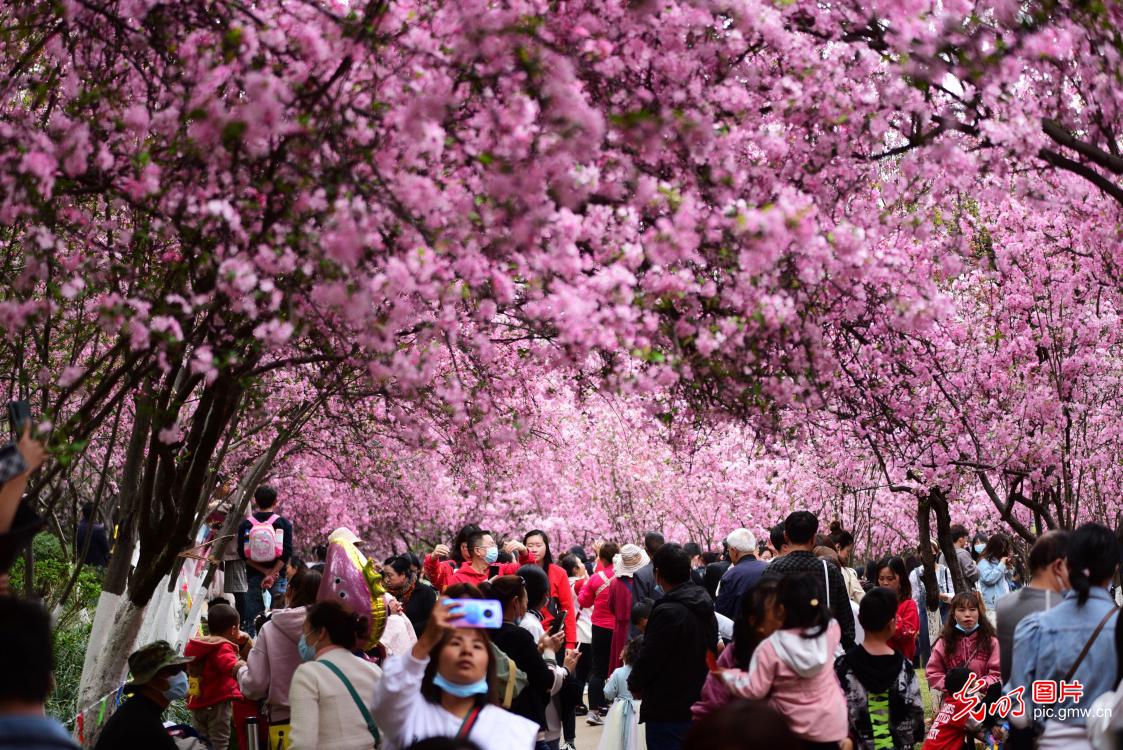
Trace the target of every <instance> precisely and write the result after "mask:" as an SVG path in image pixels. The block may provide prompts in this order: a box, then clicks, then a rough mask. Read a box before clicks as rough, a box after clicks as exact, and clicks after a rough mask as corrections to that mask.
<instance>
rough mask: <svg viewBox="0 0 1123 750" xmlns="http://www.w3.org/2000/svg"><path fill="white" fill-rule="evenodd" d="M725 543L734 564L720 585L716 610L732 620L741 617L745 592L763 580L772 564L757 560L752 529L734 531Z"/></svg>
mask: <svg viewBox="0 0 1123 750" xmlns="http://www.w3.org/2000/svg"><path fill="white" fill-rule="evenodd" d="M725 544H726V547H727V548H728V549H729V560H730V562H732V563H733V564H732V565H731V566H729V570H727V571H725V575H723V576H722V577H721V583H719V584H718V587H717V600H716V601H715V602H714V609H715V610H717V611H718V612H719V613H721V614H723V615H725V616H726V617H728V618H729V619H730V620H736V619H737V618H738V617H739V616H740V614H741V601H742V600H743V599H744V597H745V593H746V592H747V591H748V590H749V589H750V588H752V586H753V584H755V583H756V582H757V581H759V580H760V577H761V576H762V575H763V574H764V571H765V570H767V569H768V563H766V562H764V561H763V560H758V559H757V557H756V537H755V536H753V532H751V531H749V530H748V529H734V530H733V531H731V532H730V533H729V536H727V537H726V538H725Z"/></svg>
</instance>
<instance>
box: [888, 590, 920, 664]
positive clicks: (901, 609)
mask: <svg viewBox="0 0 1123 750" xmlns="http://www.w3.org/2000/svg"><path fill="white" fill-rule="evenodd" d="M919 632H920V614H919V613H918V612H917V611H916V602H914V601H913V600H912V599H905V600H904V601H903V602H901V604H900V606H898V607H897V632H896V633H894V634H893V637H892V638H890V639H889V646H890V647H892V649H893V650H894V651H900V652H901V654H903V655H904V657H905V658H906V659H908V660H909V661H912V660H913V659H914V658H915V657H916V634H917V633H919Z"/></svg>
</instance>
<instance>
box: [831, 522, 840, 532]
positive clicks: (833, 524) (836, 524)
mask: <svg viewBox="0 0 1123 750" xmlns="http://www.w3.org/2000/svg"><path fill="white" fill-rule="evenodd" d="M829 528H830V530H831V533H832V534H833V533H835V532H836V531H842V522H841V521H831V525H830V527H829Z"/></svg>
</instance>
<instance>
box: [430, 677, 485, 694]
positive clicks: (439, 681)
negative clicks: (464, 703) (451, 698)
mask: <svg viewBox="0 0 1123 750" xmlns="http://www.w3.org/2000/svg"><path fill="white" fill-rule="evenodd" d="M433 684H434V685H436V686H437V687H439V688H440V689H441V690H443V691H445V692H446V693H449V694H450V695H455V696H456V697H457V698H471V697H472V696H473V695H487V678H486V677H485V678H483V679H482V680H480V681H479V682H471V683H469V684H467V685H458V684H456V683H455V682H449V681H448V680H446V679H445V678H444V677H443V676H442V675H441V673H440V672H437V674H436V675H434V676H433Z"/></svg>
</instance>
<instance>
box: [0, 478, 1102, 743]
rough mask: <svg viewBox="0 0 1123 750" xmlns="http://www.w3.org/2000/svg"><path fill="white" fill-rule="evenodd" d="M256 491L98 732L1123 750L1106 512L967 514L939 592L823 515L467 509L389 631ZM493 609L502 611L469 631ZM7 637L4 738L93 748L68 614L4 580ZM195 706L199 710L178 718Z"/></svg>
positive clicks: (171, 736)
mask: <svg viewBox="0 0 1123 750" xmlns="http://www.w3.org/2000/svg"><path fill="white" fill-rule="evenodd" d="M254 502H255V508H254V510H253V513H252V514H251V515H250V516H249V517H248V518H246V519H245V520H244V521H243V522H242V524H241V527H240V528H239V532H238V536H237V544H235V545H234V546H235V549H234V550H233V552H232V553H231V554H229V555H228V559H227V560H226V563H225V565H224V566H223V567H224V570H223V576H222V578H221V579H220V580H221V583H216V586H217V587H218V588H217V590H216V591H215V592H214V593H215V594H216V598H214V599H213V600H212V601H211V602H210V603H209V605H208V607H207V613H206V630H205V632H206V635H202V636H197V637H195V638H192V639H191V640H190V641H189V642H188V643H186V644H185V645H184V647H183V648H182V649H177V648H175V647H173V646H172V645H171V644H169V643H167V642H163V641H158V642H155V643H149V644H145V645H143V646H142V647H141V648H139V649H137V650H136V651H135V652H134V653H133V654H131V655H130V656H129V658H128V666H129V675H130V676H129V682H128V684H127V685H126V686H125V689H124V692H125V693H126V694H127V696H128V698H127V700H125V701H124V703H123V704H122V705H121V706H120V707H119V708H118V710H117V711H116V712H115V713H114V714H113V715H112V716H111V717H110V718H109V719H108V721H107V722H106V723H105V725H104V727H103V728H102V729H101V732H100V735H99V737H98V739H97V744H96V747H97V748H134V747H136V748H140V747H144V748H161V747H163V748H169V749H170V748H174V747H191V746H194V747H211V748H214V749H215V750H224V749H225V748H228V747H240V748H245V747H251V746H252V747H270V748H294V749H296V750H300V749H303V748H355V749H357V750H358V749H361V748H389V749H391V750H399V749H401V748H411V749H414V750H425V749H427V748H428V749H429V750H437V749H439V748H448V749H452V750H471V749H473V748H477V749H479V750H509V749H519V748H522V749H523V750H532V749H533V750H573V748H575V747H576V743H577V732H576V729H577V723H578V721H584V722H586V723H587V724H589V725H594V726H601V727H602V729H601V730H600V738H599V748H600V750H616V749H620V750H639V749H642V748H649V749H650V750H678V749H679V748H691V749H694V748H718V749H719V750H720V749H723V748H727V749H728V750H734V749H740V748H746V749H747V748H757V747H760V748H768V750H784V749H785V748H809V749H810V748H814V749H815V750H818V749H820V748H823V749H825V748H830V749H831V750H838V749H839V748H846V749H848V750H880V749H881V748H913V747H916V748H920V747H923V748H925V749H926V750H945V749H946V750H952V749H956V750H958V749H959V748H965V747H972V746H973V743H974V742H975V741H979V742H981V743H983V746H985V747H988V748H990V747H1008V748H1012V749H1016V748H1062V747H1063V748H1091V747H1095V748H1097V750H1104V748H1108V747H1114V744H1113V743H1114V729H1115V723H1116V722H1115V720H1114V718H1113V715H1114V708H1115V707H1116V704H1117V703H1123V689H1121V688H1117V685H1118V684H1119V681H1120V674H1121V672H1123V623H1120V622H1119V618H1118V617H1117V615H1116V611H1117V607H1116V602H1115V600H1114V596H1113V593H1112V591H1111V589H1112V584H1113V581H1114V580H1115V576H1116V575H1117V570H1118V564H1119V561H1120V541H1119V539H1117V537H1116V535H1115V534H1114V533H1113V532H1111V531H1110V530H1109V529H1107V528H1105V527H1103V526H1100V525H1097V524H1085V525H1083V526H1081V527H1079V528H1078V529H1076V530H1075V531H1072V532H1064V531H1052V532H1049V533H1046V534H1044V535H1042V536H1041V537H1040V538H1038V539H1037V540H1036V542H1035V543H1034V544H1033V546H1032V548H1031V549H1029V550H1028V555H1027V559H1026V563H1027V564H1026V565H1025V566H1024V568H1023V567H1022V566H1021V565H1020V564H1019V562H1018V559H1017V554H1016V550H1015V549H1014V548H1013V546H1012V544H1011V541H1010V540H1009V539H1008V538H1007V537H1005V536H1003V535H1001V534H995V535H992V536H990V537H988V538H985V539H982V540H978V539H975V540H973V539H972V537H971V535H970V533H969V532H968V530H967V529H966V528H964V527H962V526H957V527H953V529H952V532H951V537H952V542H953V544H954V548H955V549H954V557H955V567H957V568H958V572H955V571H953V570H952V568H951V567H950V566H949V564H948V563H949V561H948V560H947V559H946V557H945V556H944V555H939V554H938V549H933V550H932V559H933V560H934V567H935V571H934V572H935V582H936V583H935V585H936V588H937V589H938V591H935V590H934V591H933V595H932V596H929V595H928V592H927V586H926V583H925V581H926V580H927V581H929V582H931V581H932V578H931V577H927V578H926V576H925V575H924V574H923V567H922V566H921V565H920V564H919V559H918V558H919V556H916V555H912V556H904V557H902V556H896V555H888V556H885V557H881V558H878V559H874V560H871V561H870V562H869V564H867V565H865V566H863V567H860V568H855V567H853V563H854V562H855V560H854V546H855V545H854V538H853V536H852V535H851V534H850V533H849V532H847V531H846V530H845V529H843V528H841V527H840V526H839V525H838V524H832V525H831V527H830V528H829V529H828V530H826V531H827V533H820V528H819V520H818V518H817V517H816V516H815V515H814V514H812V513H810V512H807V511H796V512H793V513H791V514H790V515H788V516H787V518H785V519H784V521H783V522H782V523H780V524H778V525H777V526H776V527H774V528H772V529H770V530H769V534H768V538H767V539H765V540H764V541H763V543H762V544H758V541H757V539H756V537H755V535H754V534H753V533H752V532H751V531H750V530H748V529H744V528H739V529H735V530H734V531H732V532H730V533H729V534H728V535H727V536H726V538H725V540H724V544H723V549H722V551H721V552H709V551H704V550H703V549H702V548H701V547H700V546H699V545H697V544H694V543H686V544H681V545H680V544H676V543H673V542H666V541H665V540H664V538H663V536H662V535H661V534H659V533H657V532H651V533H648V534H647V535H645V537H644V538H643V539H642V540H636V541H637V542H638V543H634V542H631V541H628V540H612V541H610V540H605V541H598V542H596V543H594V544H593V548H592V550H591V551H587V550H585V549H583V548H581V547H573V548H570V549H568V550H565V551H564V553H563V554H558V553H557V552H555V550H554V549H553V547H552V543H551V539H550V536H549V534H547V533H546V532H545V531H542V530H539V529H532V530H530V531H528V532H526V533H525V534H523V535H521V536H520V537H517V538H512V539H506V540H502V539H499V538H497V536H496V535H495V534H493V533H492V532H489V531H487V530H484V529H481V528H479V527H478V526H475V525H468V526H465V527H464V528H463V529H461V530H460V532H459V533H458V534H457V535H456V537H455V538H454V539H452V540H450V542H449V543H447V544H440V545H437V546H436V547H435V548H434V549H432V550H431V551H430V552H429V554H426V555H424V556H419V555H415V554H413V553H404V554H396V555H392V556H390V557H388V558H385V559H381V556H378V557H375V559H376V560H377V559H381V562H380V563H379V564H377V565H376V567H377V568H379V569H380V571H381V583H382V586H383V587H384V591H383V589H378V595H379V596H381V597H382V601H383V603H384V604H385V623H384V628H383V629H382V630H381V631H379V632H380V633H381V635H380V637H379V640H378V642H377V644H376V645H373V646H372V645H371V643H370V642H368V640H367V639H368V637H369V636H370V633H371V632H372V625H373V623H372V622H371V617H370V615H371V613H370V611H365V612H362V611H356V610H355V609H354V608H353V607H350V606H348V603H347V602H346V601H343V600H340V599H339V598H337V597H325V596H324V595H323V591H324V590H325V589H324V586H323V585H322V584H323V583H325V582H326V580H325V578H324V576H325V575H331V574H330V573H329V572H328V571H325V569H324V563H323V558H324V557H325V555H326V548H323V547H321V548H317V549H315V550H314V557H315V558H317V559H316V561H314V562H312V563H311V564H307V563H305V562H304V561H302V560H300V559H299V558H297V556H296V555H295V553H294V548H293V541H294V540H293V527H292V524H291V523H290V522H289V521H288V520H287V519H285V517H284V516H283V514H282V513H281V512H280V511H279V510H278V499H277V494H276V492H275V491H274V490H272V488H270V487H267V486H263V487H261V488H259V489H258V491H257V492H256V494H255V501H254ZM88 520H89V519H88V518H87V521H88ZM949 551H950V550H949ZM374 552H375V550H367V554H368V555H371V556H372V557H374V555H373V553H374ZM589 552H591V554H589ZM99 554H100V553H99ZM910 557H913V558H914V559H909V558H910ZM953 573H954V574H953ZM957 578H958V579H959V580H960V584H959V586H958V589H957V587H956V583H955V581H956V579H957ZM472 600H476V601H477V602H478V603H479V608H482V609H483V610H488V614H489V615H491V616H493V617H494V620H495V622H494V623H491V626H489V627H468V626H467V623H466V622H465V619H464V618H465V616H466V615H465V613H466V612H467V611H469V609H471V605H472ZM492 608H494V609H495V611H493V612H492V611H490V610H491V609H492ZM0 628H2V629H3V642H4V643H5V650H4V654H5V656H4V658H3V669H4V672H5V674H9V675H11V674H20V675H22V676H24V677H25V679H19V680H12V679H8V680H4V681H3V688H2V694H0V747H8V746H15V744H16V743H17V742H18V743H22V744H19V746H20V747H44V748H45V747H73V746H74V745H73V742H72V740H70V739H69V736H68V733H67V732H66V731H65V730H64V729H63V728H62V726H61V725H60V724H58V722H56V721H54V720H53V719H50V718H48V717H46V716H44V712H43V706H44V704H45V701H46V698H47V694H48V692H49V691H50V689H51V679H52V678H51V638H50V619H49V617H48V615H47V613H46V612H44V611H43V609H42V607H41V606H40V605H38V604H36V603H34V602H31V601H27V600H21V599H15V598H11V597H3V598H0ZM921 670H923V678H922V677H921V675H920V674H918V673H919V672H920V671H921ZM1041 684H1046V685H1050V684H1052V685H1055V686H1057V689H1056V690H1054V691H1053V692H1042V689H1040V688H1039V686H1040V685H1041ZM925 685H926V686H927V687H926V688H925V687H924V686H925ZM1074 685H1075V686H1079V690H1077V689H1075V688H1073V687H1072V686H1074ZM926 693H927V694H928V695H929V696H930V697H929V701H930V707H929V712H928V716H927V718H926V706H925V697H924V696H925V694H926ZM1015 696H1016V700H1017V701H1018V702H1020V703H1021V704H1023V705H1024V708H1025V710H1024V712H1020V715H1019V712H1018V711H1013V710H1010V708H1011V706H1012V705H1016V704H1015V703H1014V701H1015ZM179 700H184V701H186V707H187V709H189V711H190V713H191V717H192V720H191V723H190V727H176V728H174V729H172V730H170V731H169V729H168V728H167V727H166V726H165V723H166V719H167V709H168V707H169V705H171V704H172V703H173V702H175V701H179ZM1120 720H1121V721H1123V714H1120ZM251 735H252V736H253V738H254V740H255V742H256V744H253V745H250V744H248V741H249V739H250V736H251ZM590 750H591V748H590Z"/></svg>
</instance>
